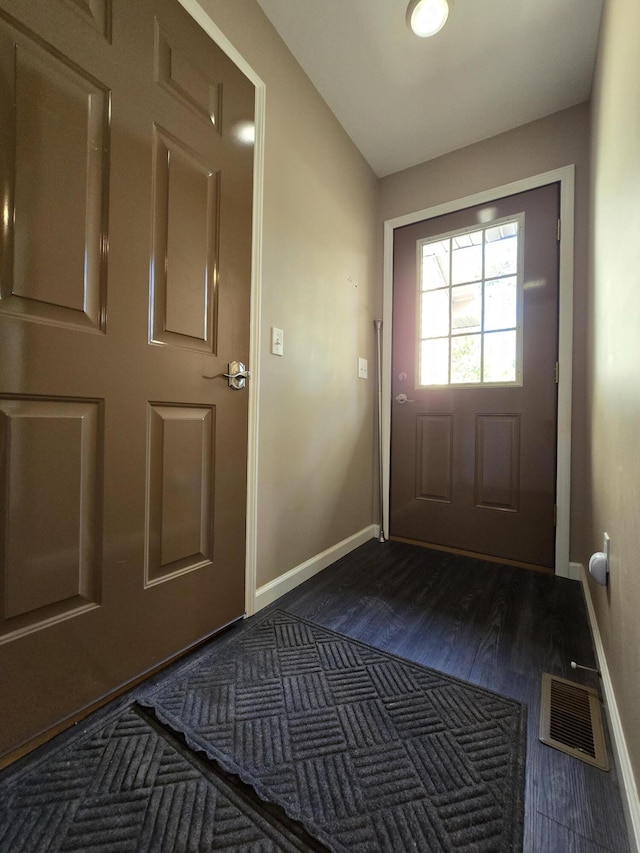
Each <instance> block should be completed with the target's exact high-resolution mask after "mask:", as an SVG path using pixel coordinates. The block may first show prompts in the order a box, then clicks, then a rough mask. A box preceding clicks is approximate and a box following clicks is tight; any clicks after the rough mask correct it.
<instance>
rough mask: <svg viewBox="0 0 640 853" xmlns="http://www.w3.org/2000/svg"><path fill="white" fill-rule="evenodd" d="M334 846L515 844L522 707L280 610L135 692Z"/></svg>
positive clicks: (482, 849) (494, 848) (519, 820)
mask: <svg viewBox="0 0 640 853" xmlns="http://www.w3.org/2000/svg"><path fill="white" fill-rule="evenodd" d="M144 706H145V707H149V708H151V709H153V712H154V713H155V715H156V716H157V718H158V720H160V721H161V722H162V723H164V724H166V725H167V726H169V727H170V728H171V729H173V730H174V731H176V732H179V733H180V734H181V735H182V736H183V737H184V739H185V741H186V742H187V744H188V745H189V746H190V747H191V748H193V749H194V750H198V751H202V752H204V753H205V754H206V755H207V756H208V758H209V759H211V760H212V761H214V762H215V763H217V764H218V765H219V766H221V767H222V768H223V769H224V770H226V771H227V772H229V773H232V774H237V775H238V776H239V777H240V778H241V779H242V780H244V781H245V782H246V783H248V784H249V785H251V786H252V787H253V788H254V789H255V791H257V793H258V794H259V795H260V797H262V798H264V799H265V800H266V801H270V802H274V803H277V804H279V805H280V806H282V807H283V808H284V810H285V811H286V813H287V814H288V815H289V817H290V818H292V819H293V820H296V821H300V822H301V823H302V824H303V825H304V826H305V828H306V829H307V830H308V831H309V832H310V833H311V834H312V835H313V836H314V837H316V838H318V839H319V840H320V841H322V842H323V843H324V844H326V845H327V846H328V847H329V848H330V849H331V850H334V851H347V850H348V851H363V852H364V851H376V850H384V851H402V850H420V851H467V853H471V851H473V853H506V851H519V850H521V849H522V830H523V811H524V772H525V752H526V708H525V706H523V705H521V704H520V703H518V702H514V701H512V700H510V699H507V698H505V697H503V696H500V695H498V694H496V693H493V692H490V691H488V690H484V689H483V688H479V687H475V686H473V685H471V684H467V683H465V682H462V681H459V680H457V679H454V678H450V677H448V676H446V675H443V674H441V673H437V672H434V671H433V670H429V669H426V668H425V667H422V666H418V665H416V664H412V663H410V662H408V661H405V660H402V659H401V658H398V657H395V656H393V655H389V654H386V653H384V652H381V651H378V650H376V649H374V648H371V647H369V646H366V645H363V644H362V643H359V642H356V641H354V640H351V639H348V638H347V637H344V636H343V635H340V634H337V633H335V632H333V631H330V630H328V629H326V628H322V627H320V626H318V625H314V624H312V623H310V622H307V621H305V620H303V619H300V618H298V617H296V616H293V615H290V614H288V613H284V612H282V611H275V612H272V613H271V614H270V615H269V616H267V617H265V618H263V619H258V620H256V621H255V622H254V624H253V625H251V626H247V627H246V628H244V629H242V630H241V632H240V633H239V634H236V635H233V636H231V637H230V638H229V639H228V640H226V641H223V642H222V643H220V644H213V645H212V646H211V647H210V648H209V649H207V650H206V651H205V652H203V653H202V655H200V656H198V657H197V658H196V659H195V660H194V661H193V662H191V663H190V664H188V665H186V666H185V667H184V668H183V669H181V670H179V671H178V672H177V673H175V674H173V675H172V676H171V677H170V678H168V679H166V680H164V681H161V683H160V684H159V685H158V686H157V687H156V688H154V690H153V691H151V692H150V693H149V694H148V695H146V696H145V697H144Z"/></svg>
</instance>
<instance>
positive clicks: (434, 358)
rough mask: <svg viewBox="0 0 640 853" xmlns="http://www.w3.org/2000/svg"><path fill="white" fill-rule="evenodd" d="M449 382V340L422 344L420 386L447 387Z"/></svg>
mask: <svg viewBox="0 0 640 853" xmlns="http://www.w3.org/2000/svg"><path fill="white" fill-rule="evenodd" d="M448 382H449V339H448V338H438V339H436V340H433V341H422V343H421V344H420V384H421V385H447V383H448Z"/></svg>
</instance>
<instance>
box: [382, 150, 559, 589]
mask: <svg viewBox="0 0 640 853" xmlns="http://www.w3.org/2000/svg"><path fill="white" fill-rule="evenodd" d="M556 182H557V183H559V184H560V219H561V221H562V231H561V240H560V281H559V290H560V293H559V306H558V311H559V330H558V332H559V341H558V360H559V362H560V373H559V381H558V438H557V460H558V461H557V473H556V501H557V507H558V514H557V525H556V554H555V571H556V574H557V575H559V576H560V577H567V578H568V577H571V576H572V575H571V574H570V569H569V536H570V507H571V388H572V383H571V377H572V368H573V244H574V195H575V167H574V166H573V165H569V166H563V167H562V168H560V169H554V170H553V171H550V172H544V173H542V174H540V175H532V176H531V177H529V178H523V179H522V180H520V181H514V182H512V183H510V184H504V185H503V186H501V187H495V188H493V189H490V190H485V191H483V192H480V193H475V194H474V195H470V196H466V197H465V198H457V199H454V200H452V201H448V202H445V203H443V204H438V205H435V206H434V207H428V208H425V209H424V210H418V211H416V212H414V213H407V214H404V215H403V216H397V217H395V218H394V219H387V220H386V221H385V223H384V271H383V314H382V318H383V327H382V349H383V353H382V401H383V402H382V447H383V460H382V462H383V464H382V496H383V524H384V530H385V533H386V534H387V535H388V531H389V488H390V481H391V467H390V456H391V453H390V451H391V342H392V321H393V232H394V229H395V228H401V227H402V226H404V225H411V224H413V223H414V222H420V221H422V220H423V219H433V218H434V217H436V216H442V215H443V214H445V213H453V212H454V211H457V210H464V208H467V207H473V206H474V205H477V204H488V203H490V202H492V201H495V200H496V199H499V198H504V197H505V196H509V195H515V194H516V193H521V192H526V191H527V190H532V189H536V188H537V187H542V186H544V185H545V184H552V183H556Z"/></svg>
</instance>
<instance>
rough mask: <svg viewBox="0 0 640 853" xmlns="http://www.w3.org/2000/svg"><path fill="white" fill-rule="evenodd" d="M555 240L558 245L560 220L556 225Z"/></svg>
mask: <svg viewBox="0 0 640 853" xmlns="http://www.w3.org/2000/svg"><path fill="white" fill-rule="evenodd" d="M556 240H557V241H558V243H559V242H560V220H559V219H558V223H557V225H556Z"/></svg>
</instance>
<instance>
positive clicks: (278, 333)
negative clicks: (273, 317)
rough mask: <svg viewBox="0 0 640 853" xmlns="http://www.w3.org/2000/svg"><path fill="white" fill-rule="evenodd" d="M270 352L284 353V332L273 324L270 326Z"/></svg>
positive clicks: (274, 353) (275, 353)
mask: <svg viewBox="0 0 640 853" xmlns="http://www.w3.org/2000/svg"><path fill="white" fill-rule="evenodd" d="M271 352H272V354H273V355H284V332H283V331H282V329H276V327H275V326H272V327H271Z"/></svg>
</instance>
